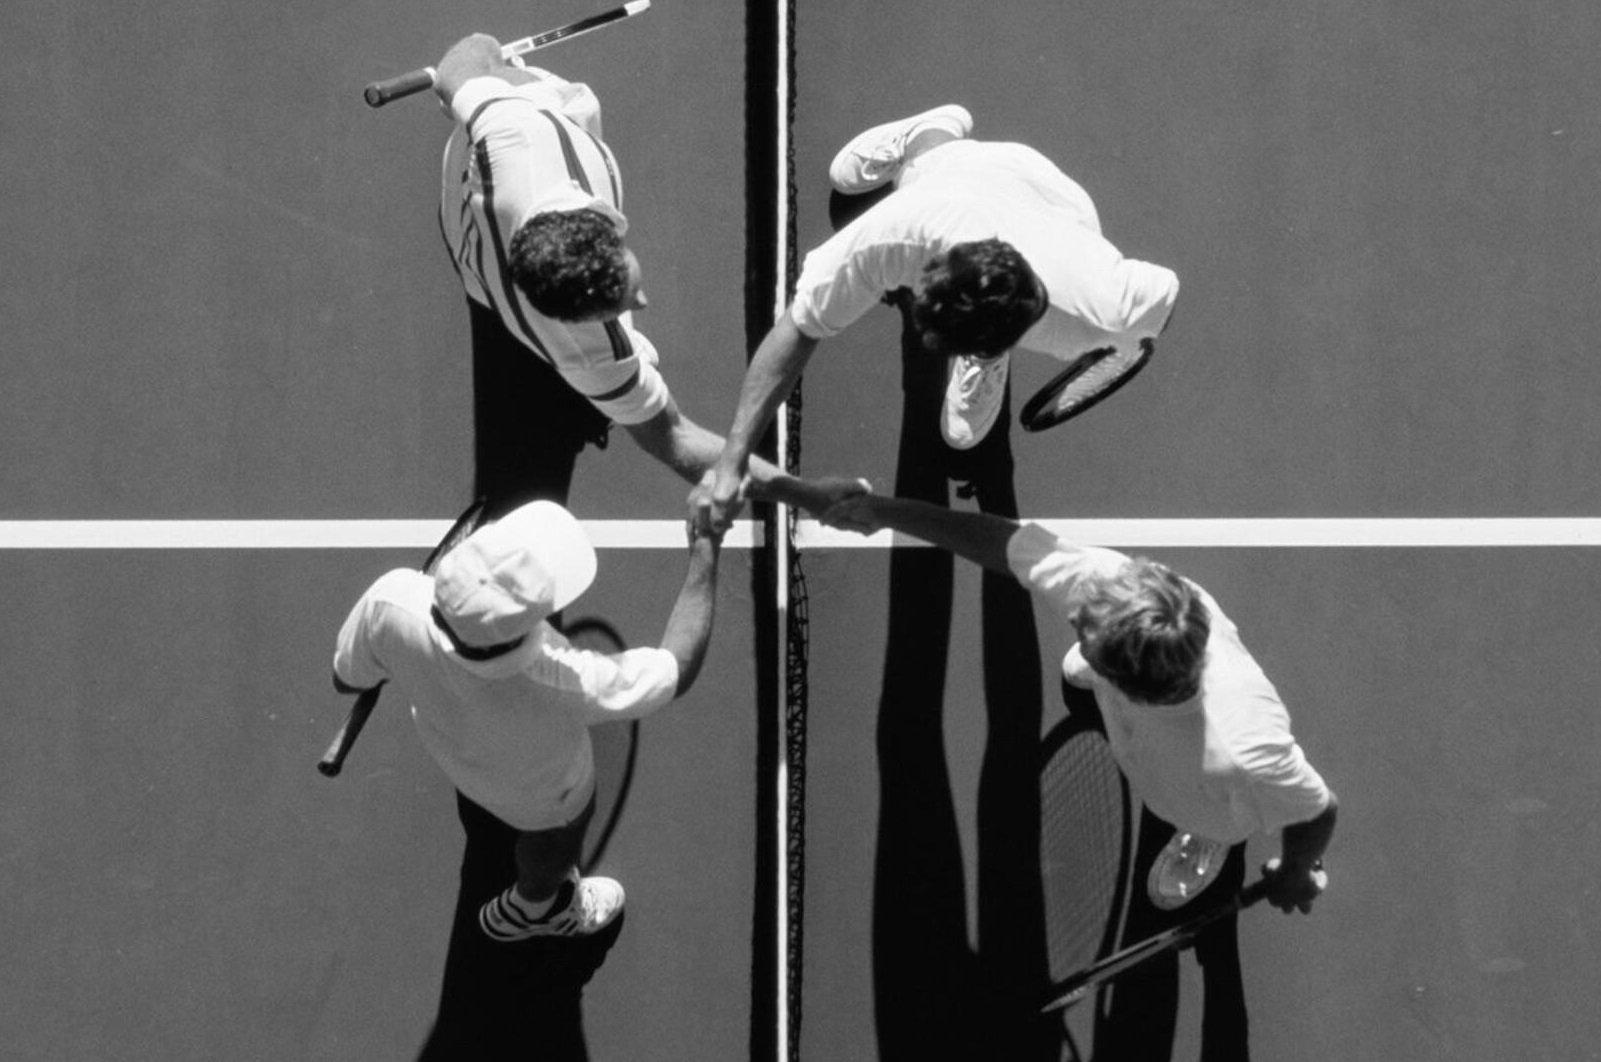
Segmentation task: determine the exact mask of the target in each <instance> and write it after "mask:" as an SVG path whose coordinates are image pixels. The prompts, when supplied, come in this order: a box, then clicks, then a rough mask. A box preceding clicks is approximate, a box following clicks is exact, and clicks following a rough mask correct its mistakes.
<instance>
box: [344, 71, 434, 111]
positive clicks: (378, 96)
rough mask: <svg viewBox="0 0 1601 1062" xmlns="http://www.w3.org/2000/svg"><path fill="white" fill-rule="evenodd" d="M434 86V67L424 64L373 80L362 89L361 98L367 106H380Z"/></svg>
mask: <svg viewBox="0 0 1601 1062" xmlns="http://www.w3.org/2000/svg"><path fill="white" fill-rule="evenodd" d="M433 87H434V68H433V67H431V66H425V67H423V68H422V69H420V70H412V71H410V72H409V73H405V74H398V75H396V76H395V77H391V78H386V79H384V80H383V81H374V82H373V83H372V84H370V85H368V86H367V87H366V88H365V89H363V90H362V93H361V95H362V98H363V99H365V100H366V101H367V106H369V107H382V106H383V105H384V104H386V103H388V102H389V101H390V100H398V99H400V98H402V97H404V96H412V95H415V94H417V93H419V92H426V91H428V90H429V89H431V88H433Z"/></svg>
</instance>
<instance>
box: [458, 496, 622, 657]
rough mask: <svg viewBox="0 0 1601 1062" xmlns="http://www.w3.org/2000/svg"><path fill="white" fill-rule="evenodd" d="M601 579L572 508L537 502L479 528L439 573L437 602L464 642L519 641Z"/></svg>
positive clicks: (592, 553) (590, 547) (484, 643)
mask: <svg viewBox="0 0 1601 1062" xmlns="http://www.w3.org/2000/svg"><path fill="white" fill-rule="evenodd" d="M594 578H595V549H594V547H593V546H591V545H590V544H589V539H588V538H587V537H586V536H585V535H584V529H583V526H582V525H580V524H579V522H578V520H577V519H576V518H575V517H574V516H573V514H572V513H570V512H568V511H567V510H566V509H564V508H562V507H561V506H560V505H557V504H556V503H555V502H549V501H536V502H530V503H529V504H527V505H524V506H522V507H521V508H517V509H513V510H512V511H511V512H509V513H507V514H506V515H505V516H502V517H501V518H500V519H499V520H496V521H495V522H494V523H492V524H487V525H485V526H484V527H481V528H479V529H478V530H477V531H474V532H473V533H472V534H471V535H470V536H468V537H467V539H466V540H465V541H463V542H462V543H461V545H459V546H457V547H456V548H455V549H453V550H451V551H450V552H449V553H447V554H445V555H444V556H443V557H442V558H440V560H439V564H438V566H437V567H436V568H435V570H434V605H435V606H436V607H437V608H438V609H439V612H440V615H442V616H443V617H444V619H445V622H446V623H448V624H449V625H450V629H451V631H452V632H453V633H454V634H455V635H456V637H457V638H458V639H460V640H461V642H462V643H463V644H465V645H470V646H475V647H478V648H487V647H489V646H493V645H499V644H501V643H504V642H510V641H515V640H516V639H518V638H520V637H522V636H523V635H526V634H528V633H529V632H531V631H533V630H534V629H535V628H536V627H538V626H539V624H540V622H541V621H542V620H544V618H545V617H546V616H549V615H550V614H551V613H552V612H555V611H557V610H558V609H562V608H566V607H567V606H568V605H569V604H571V603H572V602H573V601H575V600H577V599H578V597H579V595H580V594H582V593H583V592H584V591H585V590H587V589H588V588H589V584H590V583H591V582H593V581H594Z"/></svg>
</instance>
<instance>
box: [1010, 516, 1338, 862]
mask: <svg viewBox="0 0 1601 1062" xmlns="http://www.w3.org/2000/svg"><path fill="white" fill-rule="evenodd" d="M1007 560H1008V562H1009V564H1010V565H1011V569H1012V573H1013V574H1014V575H1015V576H1016V577H1017V578H1018V579H1019V580H1020V581H1021V582H1022V583H1023V584H1024V585H1025V586H1027V587H1028V588H1029V589H1030V590H1031V591H1033V592H1034V593H1035V594H1037V595H1038V596H1040V597H1042V598H1044V599H1045V600H1046V601H1047V602H1048V603H1049V604H1050V605H1051V606H1052V607H1053V608H1054V609H1056V610H1057V611H1058V612H1059V613H1060V615H1061V617H1062V619H1063V621H1064V622H1065V621H1067V620H1068V619H1069V618H1070V617H1071V616H1072V615H1073V614H1074V613H1075V612H1076V611H1077V610H1078V609H1079V608H1080V607H1081V606H1082V605H1083V604H1084V600H1085V593H1084V585H1085V584H1084V579H1085V578H1086V577H1087V576H1097V575H1103V574H1107V573H1110V572H1115V571H1116V570H1117V569H1118V568H1120V567H1121V566H1123V565H1124V564H1127V563H1128V561H1129V558H1128V557H1126V556H1125V555H1123V554H1121V553H1118V552H1116V551H1115V550H1109V549H1101V548H1098V547H1093V546H1075V545H1072V544H1070V543H1067V542H1064V541H1062V540H1060V539H1058V538H1057V537H1056V536H1054V535H1052V534H1051V533H1050V532H1048V531H1046V530H1045V529H1044V528H1042V527H1040V526H1039V525H1037V524H1025V525H1024V526H1023V527H1022V529H1020V530H1019V531H1018V532H1017V533H1016V534H1014V535H1013V536H1012V538H1011V540H1010V541H1009V542H1008V543H1007ZM1191 586H1194V588H1195V589H1196V590H1197V591H1198V592H1199V593H1200V595H1201V599H1202V600H1203V601H1204V602H1205V604H1206V607H1207V610H1208V611H1209V612H1210V613H1211V634H1210V636H1209V637H1208V639H1207V643H1206V663H1205V665H1204V668H1203V670H1202V673H1201V689H1200V692H1199V693H1198V694H1197V695H1196V696H1195V697H1193V698H1191V699H1190V700H1187V701H1184V702H1183V703H1181V704H1173V705H1157V704H1146V703H1144V702H1141V701H1133V700H1131V699H1130V698H1129V697H1128V696H1127V695H1125V694H1124V693H1122V692H1121V691H1120V690H1118V688H1117V687H1116V686H1114V685H1112V683H1111V682H1109V681H1107V680H1106V679H1105V678H1103V677H1102V676H1101V675H1099V674H1098V673H1096V672H1095V671H1094V669H1092V668H1091V667H1090V666H1089V664H1088V663H1087V662H1086V661H1085V659H1084V656H1083V654H1082V653H1081V652H1080V651H1079V646H1078V644H1077V643H1074V645H1073V646H1072V647H1071V648H1070V649H1069V650H1068V653H1067V655H1066V656H1065V657H1064V658H1063V660H1062V672H1063V674H1064V675H1065V676H1066V678H1067V680H1068V681H1069V682H1071V683H1073V684H1074V685H1075V686H1079V687H1081V688H1085V689H1089V690H1093V691H1094V693H1095V701H1096V703H1097V704H1098V705H1099V706H1100V709H1101V714H1102V715H1103V717H1104V718H1105V720H1106V731H1107V738H1108V739H1109V740H1110V742H1111V746H1112V754H1113V755H1114V756H1115V757H1116V759H1117V762H1118V766H1119V767H1121V768H1122V769H1123V773H1124V775H1125V776H1127V778H1128V780H1129V785H1130V786H1131V787H1132V788H1133V790H1134V791H1135V793H1136V794H1137V795H1138V796H1139V798H1140V799H1141V800H1143V801H1144V802H1145V804H1146V806H1148V807H1149V808H1150V809H1151V811H1152V812H1154V813H1155V814H1156V815H1157V816H1158V817H1159V818H1161V819H1163V820H1164V821H1166V822H1169V823H1171V824H1172V825H1174V826H1176V827H1177V828H1179V829H1180V830H1187V831H1189V832H1192V833H1197V834H1200V835H1201V836H1203V837H1206V838H1209V839H1211V840H1214V841H1219V842H1222V843H1224V844H1234V843H1236V842H1239V841H1243V840H1245V839H1246V838H1248V837H1251V836H1252V835H1254V834H1258V833H1271V832H1274V831H1277V830H1281V829H1283V828H1284V827H1285V826H1289V825H1291V824H1294V823H1298V822H1305V821H1307V820H1309V819H1312V818H1315V817H1317V816H1318V815H1319V814H1321V813H1322V812H1323V811H1324V809H1326V808H1327V807H1328V806H1329V800H1330V793H1329V788H1328V786H1327V785H1325V784H1324V782H1323V779H1322V777H1321V776H1320V775H1319V774H1318V772H1317V771H1316V770H1315V769H1313V767H1312V765H1311V764H1310V763H1308V762H1307V759H1306V756H1305V755H1304V754H1303V753H1302V751H1301V747H1300V745H1298V744H1297V743H1296V740H1295V737H1294V735H1293V734H1291V733H1290V716H1289V712H1288V711H1286V710H1285V707H1284V703H1283V702H1282V701H1281V700H1280V699H1279V695H1278V691H1276V690H1275V689H1274V688H1273V684H1272V683H1271V682H1269V681H1268V679H1267V676H1266V675H1264V674H1263V673H1262V669H1261V668H1260V667H1258V666H1257V663H1256V661H1255V660H1254V659H1252V657H1251V654H1250V653H1249V652H1248V651H1247V650H1246V648H1245V645H1244V643H1243V642H1241V641H1240V633H1239V630H1238V629H1237V628H1236V627H1235V626H1234V623H1233V621H1231V620H1230V619H1229V618H1228V617H1227V616H1225V615H1224V614H1223V610H1222V609H1220V608H1219V607H1218V605H1217V602H1216V601H1215V600H1213V598H1212V596H1211V595H1210V594H1208V593H1207V592H1206V591H1205V590H1202V589H1201V588H1200V587H1198V586H1195V584H1193V583H1192V584H1191Z"/></svg>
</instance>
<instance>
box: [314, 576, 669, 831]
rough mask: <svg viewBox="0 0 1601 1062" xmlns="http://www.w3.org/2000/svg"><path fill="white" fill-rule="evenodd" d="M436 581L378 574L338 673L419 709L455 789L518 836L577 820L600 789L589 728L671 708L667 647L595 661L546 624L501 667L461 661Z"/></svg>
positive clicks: (426, 738) (353, 619)
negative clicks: (436, 612)
mask: <svg viewBox="0 0 1601 1062" xmlns="http://www.w3.org/2000/svg"><path fill="white" fill-rule="evenodd" d="M433 600H434V581H433V579H432V578H431V577H430V576H427V575H424V574H423V573H422V572H419V571H415V570H413V569H409V568H398V569H396V570H394V571H391V572H389V573H387V574H385V575H384V576H382V577H381V578H380V579H379V580H378V581H377V582H375V583H374V584H373V585H372V586H371V587H369V588H368V590H367V592H366V593H365V594H363V595H362V596H361V600H359V601H358V602H357V603H356V606H355V608H353V609H352V610H351V612H350V615H349V617H348V618H347V619H346V620H345V623H344V626H343V628H342V629H341V630H340V632H339V642H338V647H337V649H336V650H335V652H334V674H335V675H337V676H338V677H339V679H340V681H341V682H344V683H346V684H347V685H350V686H357V687H361V688H363V689H365V688H368V687H371V686H375V685H377V684H378V683H380V682H385V681H387V682H388V683H389V685H388V686H386V687H385V690H384V696H385V697H392V698H394V699H395V700H396V701H400V700H406V701H409V702H410V704H411V716H412V719H413V720H414V721H415V722H416V725H417V733H418V734H419V735H421V737H422V743H423V746H424V747H425V748H427V750H428V752H429V754H430V755H432V756H433V758H434V759H435V761H437V762H438V764H439V766H440V767H441V768H442V769H443V770H444V772H445V774H446V775H447V776H448V777H449V778H450V780H451V782H452V783H453V784H454V785H455V786H456V788H458V789H460V790H461V791H462V792H463V793H465V794H466V795H467V796H468V797H470V798H471V799H473V800H474V801H476V802H477V803H478V804H480V805H482V806H483V807H485V808H487V809H488V810H489V811H490V812H492V813H493V814H494V815H495V816H496V817H498V818H500V819H501V820H502V821H504V822H505V823H507V824H508V825H510V826H513V827H515V828H517V829H519V830H545V829H551V828H554V827H556V826H561V825H564V824H565V823H567V822H570V821H571V820H572V819H573V818H574V817H575V816H577V815H578V813H579V812H581V811H582V810H583V809H584V806H585V805H586V804H587V803H588V802H589V798H590V795H591V794H592V793H593V792H594V791H595V761H594V753H593V750H592V748H591V746H590V742H589V724H591V723H597V722H606V721H608V720H614V719H634V718H638V717H639V716H642V715H647V714H649V713H650V712H653V711H655V710H656V709H657V708H660V707H661V706H663V705H665V704H667V703H668V702H670V701H671V700H672V699H673V696H674V692H675V690H676V689H677V686H678V661H677V659H676V658H675V657H674V656H673V655H672V654H671V653H669V652H667V651H666V650H665V649H656V648H644V649H629V650H627V651H626V652H622V653H616V654H605V653H597V652H593V651H591V650H587V649H580V648H577V647H575V646H573V645H570V644H569V643H568V641H567V639H566V638H564V637H563V636H562V635H561V634H560V633H558V632H557V631H556V630H555V629H554V628H552V627H551V626H550V625H549V624H547V623H541V624H540V625H539V629H538V630H537V631H536V632H535V633H534V634H532V635H530V636H529V638H528V640H527V641H526V642H525V643H524V644H523V645H521V646H520V647H518V648H517V649H515V650H513V651H512V652H510V653H507V654H505V655H504V656H500V657H496V658H495V659H493V660H485V661H472V660H466V659H463V658H462V657H461V656H460V655H459V654H458V653H457V652H456V650H455V649H454V648H452V646H451V644H450V640H449V639H448V638H447V637H446V636H445V634H444V632H443V631H441V630H440V629H439V628H438V626H437V625H435V623H434V622H433V620H432V618H431V617H430V616H429V609H430V608H431V607H432V605H433Z"/></svg>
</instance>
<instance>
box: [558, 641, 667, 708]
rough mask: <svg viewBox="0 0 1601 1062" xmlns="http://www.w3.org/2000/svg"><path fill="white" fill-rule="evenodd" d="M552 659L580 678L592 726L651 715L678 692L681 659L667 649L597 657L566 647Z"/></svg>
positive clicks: (583, 650) (585, 650)
mask: <svg viewBox="0 0 1601 1062" xmlns="http://www.w3.org/2000/svg"><path fill="white" fill-rule="evenodd" d="M551 659H553V660H554V661H556V662H557V663H558V664H559V665H560V666H561V667H563V668H564V669H567V670H569V671H570V672H571V674H572V675H573V676H575V677H576V679H577V684H578V688H579V690H580V691H581V692H582V694H583V700H584V715H585V721H586V722H589V723H602V722H606V721H608V720H614V719H637V718H639V717H640V716H644V715H649V714H650V713H651V712H654V711H655V710H656V709H658V708H660V707H662V706H663V705H666V704H668V703H669V702H671V701H672V700H673V698H674V696H676V694H677V691H678V659H677V658H676V657H675V656H673V654H672V653H669V652H668V651H667V650H665V649H657V648H642V649H628V650H625V651H623V652H621V653H597V652H594V651H592V650H588V649H580V648H577V647H576V646H564V647H561V648H555V649H552V650H551Z"/></svg>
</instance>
